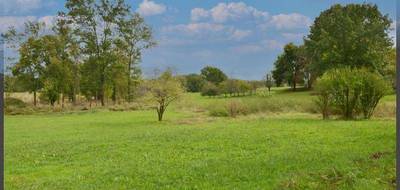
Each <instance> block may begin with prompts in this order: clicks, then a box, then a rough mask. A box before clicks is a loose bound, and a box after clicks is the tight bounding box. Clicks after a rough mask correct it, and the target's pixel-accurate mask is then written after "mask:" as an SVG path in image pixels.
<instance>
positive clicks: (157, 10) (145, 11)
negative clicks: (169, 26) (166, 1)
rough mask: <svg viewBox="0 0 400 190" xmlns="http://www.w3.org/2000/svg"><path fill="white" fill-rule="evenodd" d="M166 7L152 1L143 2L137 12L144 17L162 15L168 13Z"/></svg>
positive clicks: (145, 0) (144, 0)
mask: <svg viewBox="0 0 400 190" xmlns="http://www.w3.org/2000/svg"><path fill="white" fill-rule="evenodd" d="M166 9H167V8H166V6H165V5H163V4H157V3H155V2H154V1H151V0H143V2H142V3H140V4H139V8H138V9H137V10H136V11H137V12H138V13H139V14H141V15H142V16H152V15H158V14H162V13H164V12H165V11H166Z"/></svg>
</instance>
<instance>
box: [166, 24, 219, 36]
mask: <svg viewBox="0 0 400 190" xmlns="http://www.w3.org/2000/svg"><path fill="white" fill-rule="evenodd" d="M224 29H225V26H224V25H221V24H214V23H206V22H203V23H189V24H179V25H174V26H167V27H164V28H163V29H162V31H163V32H182V33H185V34H188V35H196V34H205V33H209V32H219V31H222V30H224Z"/></svg>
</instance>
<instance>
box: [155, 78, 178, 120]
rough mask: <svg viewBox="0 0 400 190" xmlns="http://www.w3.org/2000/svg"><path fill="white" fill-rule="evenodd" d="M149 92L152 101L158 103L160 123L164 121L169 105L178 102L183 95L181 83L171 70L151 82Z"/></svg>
mask: <svg viewBox="0 0 400 190" xmlns="http://www.w3.org/2000/svg"><path fill="white" fill-rule="evenodd" d="M149 90H150V93H151V96H152V99H153V100H154V101H155V102H157V108H156V109H157V115H158V121H162V119H163V115H164V112H165V110H166V109H167V107H168V105H169V104H170V103H171V102H173V101H175V100H177V99H178V98H179V97H180V96H181V94H182V93H183V88H182V86H181V83H180V81H179V80H178V79H177V78H176V77H174V76H173V75H172V72H171V71H170V70H168V71H165V72H164V73H162V74H161V76H160V77H158V78H157V79H154V80H152V81H150V85H149Z"/></svg>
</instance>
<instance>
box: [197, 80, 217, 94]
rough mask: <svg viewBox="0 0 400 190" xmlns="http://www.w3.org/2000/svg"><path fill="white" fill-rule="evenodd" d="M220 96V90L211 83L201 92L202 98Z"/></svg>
mask: <svg viewBox="0 0 400 190" xmlns="http://www.w3.org/2000/svg"><path fill="white" fill-rule="evenodd" d="M219 94H220V90H219V88H218V87H217V86H216V85H215V84H213V83H211V82H207V83H206V84H205V85H204V86H203V88H202V90H201V95H202V96H217V95H219Z"/></svg>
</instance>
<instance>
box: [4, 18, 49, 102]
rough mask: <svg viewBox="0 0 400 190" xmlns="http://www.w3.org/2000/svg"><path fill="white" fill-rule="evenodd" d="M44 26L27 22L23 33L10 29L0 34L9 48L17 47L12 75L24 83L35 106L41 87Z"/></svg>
mask: <svg viewBox="0 0 400 190" xmlns="http://www.w3.org/2000/svg"><path fill="white" fill-rule="evenodd" d="M44 27H45V24H44V23H42V22H32V21H28V22H26V23H25V29H24V32H22V33H19V32H17V31H16V29H15V28H13V27H11V28H9V30H8V31H7V32H6V33H4V34H2V35H1V37H2V39H3V40H4V41H5V42H6V43H7V44H10V47H13V48H16V47H18V48H19V49H18V52H19V59H18V61H17V62H16V63H15V64H14V65H13V67H12V74H13V75H14V76H16V77H17V78H18V80H21V81H24V83H25V84H26V86H27V90H28V91H29V92H33V104H34V106H36V105H37V95H36V93H37V91H38V90H39V89H40V88H42V86H43V71H44V59H43V54H42V52H43V51H42V50H43V45H42V42H43V41H42V40H40V37H41V36H42V33H43V29H44Z"/></svg>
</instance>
